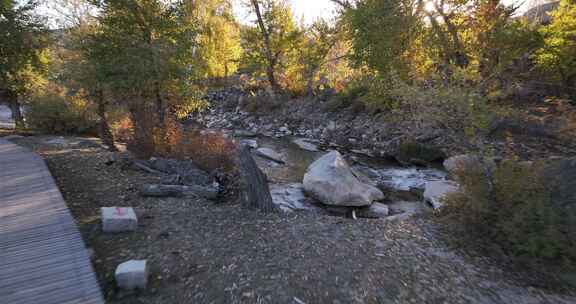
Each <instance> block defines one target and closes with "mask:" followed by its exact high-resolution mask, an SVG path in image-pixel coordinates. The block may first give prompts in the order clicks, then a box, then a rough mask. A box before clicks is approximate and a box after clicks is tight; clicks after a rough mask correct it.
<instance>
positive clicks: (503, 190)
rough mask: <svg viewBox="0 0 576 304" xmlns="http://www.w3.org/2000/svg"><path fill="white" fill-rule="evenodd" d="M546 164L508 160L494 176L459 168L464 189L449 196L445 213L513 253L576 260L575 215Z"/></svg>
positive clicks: (497, 169)
mask: <svg viewBox="0 0 576 304" xmlns="http://www.w3.org/2000/svg"><path fill="white" fill-rule="evenodd" d="M542 168H543V165H542V164H535V165H531V164H528V163H522V162H520V163H519V162H515V161H505V162H502V163H501V164H499V165H498V166H497V167H496V168H495V169H494V170H493V173H492V177H491V178H490V179H488V178H487V177H486V176H487V175H486V174H485V172H483V170H459V172H458V174H457V175H458V176H457V179H458V181H459V183H460V185H461V191H460V192H457V193H454V194H452V195H450V196H448V197H447V199H446V203H447V207H446V209H445V211H444V213H445V214H446V215H450V218H453V219H455V220H456V221H457V222H459V223H460V224H461V225H462V227H465V229H466V230H467V231H469V232H471V233H472V234H471V235H472V236H473V237H474V238H476V237H479V236H480V237H483V238H486V239H487V240H490V241H493V242H495V243H496V244H498V245H500V246H501V248H503V249H504V250H505V251H507V252H509V253H511V254H512V255H515V256H520V257H528V258H530V259H536V260H543V261H554V262H563V263H573V262H574V261H576V236H575V235H574V229H575V228H576V226H575V223H574V215H573V214H569V212H568V209H566V208H563V207H562V206H560V205H559V204H555V203H554V202H553V199H552V191H551V189H550V187H549V185H548V184H547V183H546V181H545V180H544V179H543V178H542V174H541V172H542Z"/></svg>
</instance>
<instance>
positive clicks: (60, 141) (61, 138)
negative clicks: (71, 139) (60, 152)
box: [45, 136, 68, 146]
mask: <svg viewBox="0 0 576 304" xmlns="http://www.w3.org/2000/svg"><path fill="white" fill-rule="evenodd" d="M45 143H46V144H48V145H55V146H57V145H62V146H63V145H66V144H68V141H67V140H66V139H65V138H64V136H59V137H56V138H52V139H48V140H46V141H45Z"/></svg>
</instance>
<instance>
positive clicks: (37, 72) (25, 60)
mask: <svg viewBox="0 0 576 304" xmlns="http://www.w3.org/2000/svg"><path fill="white" fill-rule="evenodd" d="M37 6H38V3H37V2H36V1H25V2H21V3H20V4H19V3H18V2H17V1H13V0H3V1H1V2H0V41H1V42H0V90H3V91H4V92H5V95H6V96H7V97H8V101H9V103H10V108H11V110H12V116H13V118H14V121H15V123H16V127H18V128H20V127H23V126H24V118H23V117H22V113H21V112H20V106H21V105H20V102H21V99H22V98H23V97H24V95H25V94H27V93H28V92H30V90H32V89H33V88H34V87H37V86H38V85H39V84H40V83H42V82H43V75H44V74H45V72H46V66H47V63H48V54H47V53H46V52H45V48H46V46H47V44H48V37H47V29H46V27H45V26H44V23H43V20H42V19H41V18H40V17H38V16H37V15H36V14H35V13H34V10H35V9H36V8H37Z"/></svg>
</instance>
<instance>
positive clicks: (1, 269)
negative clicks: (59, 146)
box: [0, 139, 104, 304]
mask: <svg viewBox="0 0 576 304" xmlns="http://www.w3.org/2000/svg"><path fill="white" fill-rule="evenodd" d="M0 303H1V304H19V303H22V304H35V303H38V304H72V303H83V304H85V303H86V304H92V303H95V304H96V303H104V301H103V299H102V294H101V292H100V287H99V286H98V282H97V281H96V277H95V274H94V270H93V268H92V265H91V263H90V258H89V256H88V251H87V250H86V248H85V246H84V242H83V240H82V238H81V236H80V233H79V231H78V227H77V226H76V223H75V222H74V219H73V218H72V215H71V214H70V211H69V210H68V208H67V207H66V204H65V202H64V200H63V198H62V195H61V194H60V191H59V190H58V187H57V186H56V184H55V183H54V180H53V178H52V176H51V175H50V172H49V171H48V168H47V167H46V164H45V163H44V160H43V159H42V158H41V157H40V156H38V155H37V154H35V153H32V152H30V151H28V150H26V149H25V148H22V147H19V146H17V145H15V144H13V143H10V142H8V141H6V140H3V139H0Z"/></svg>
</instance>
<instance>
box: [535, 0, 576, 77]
mask: <svg viewBox="0 0 576 304" xmlns="http://www.w3.org/2000/svg"><path fill="white" fill-rule="evenodd" d="M551 16H552V22H551V23H550V24H549V25H547V26H544V27H542V28H541V30H540V32H541V33H542V35H543V36H544V46H543V47H542V49H540V50H539V51H538V52H537V53H536V60H537V62H538V65H539V66H540V67H541V68H542V69H544V70H547V71H550V72H552V74H553V75H554V74H556V75H557V76H558V77H557V79H558V80H560V81H561V82H562V84H563V85H564V86H566V87H567V88H571V87H572V88H573V87H574V86H576V60H575V59H574V58H576V4H575V3H574V1H572V0H562V1H560V6H559V7H558V9H557V10H556V11H554V12H552V13H551Z"/></svg>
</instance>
